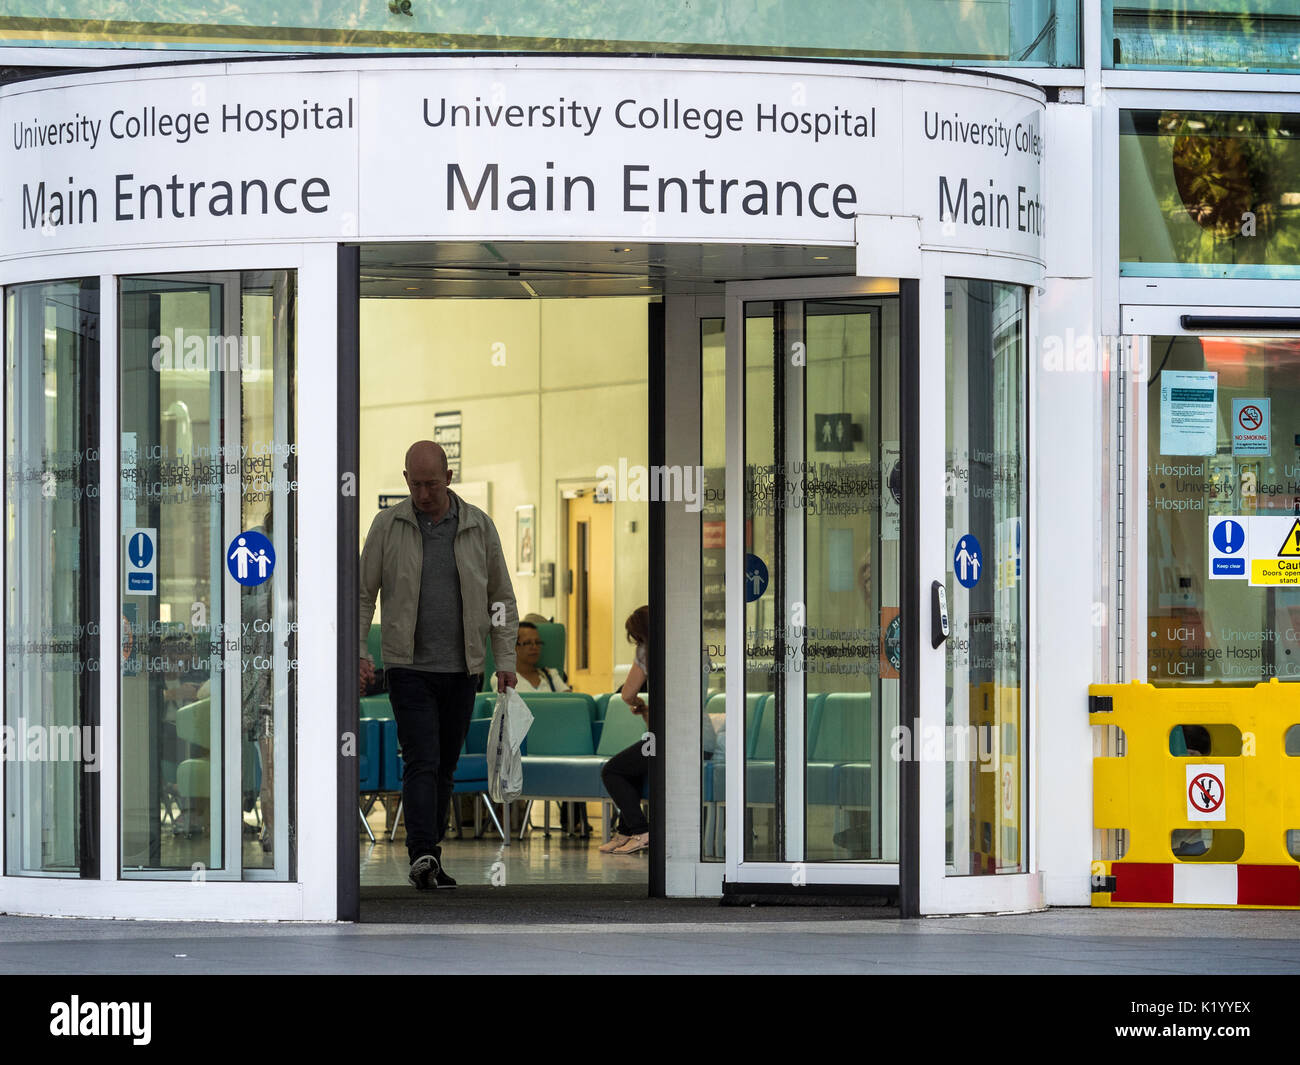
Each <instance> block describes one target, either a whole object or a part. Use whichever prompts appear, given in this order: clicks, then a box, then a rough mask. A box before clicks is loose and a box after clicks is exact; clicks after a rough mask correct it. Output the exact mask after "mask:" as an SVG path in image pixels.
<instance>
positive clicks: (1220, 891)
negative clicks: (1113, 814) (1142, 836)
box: [1110, 862, 1300, 906]
mask: <svg viewBox="0 0 1300 1065" xmlns="http://www.w3.org/2000/svg"><path fill="white" fill-rule="evenodd" d="M1111 876H1113V877H1114V878H1115V890H1114V891H1113V892H1111V896H1110V901H1111V902H1112V903H1126V902H1127V903H1136V904H1145V905H1149V906H1150V905H1165V906H1169V905H1174V906H1300V865H1218V864H1210V863H1205V864H1201V863H1197V864H1195V865H1193V864H1192V863H1190V862H1114V863H1113V864H1112V865H1111Z"/></svg>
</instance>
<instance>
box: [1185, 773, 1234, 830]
mask: <svg viewBox="0 0 1300 1065" xmlns="http://www.w3.org/2000/svg"><path fill="white" fill-rule="evenodd" d="M1225 779H1227V778H1226V776H1225V774H1224V772H1223V766H1222V765H1189V766H1188V767H1187V820H1189V821H1224V820H1226V819H1227V812H1228V804H1227V801H1226V800H1227V797H1228V796H1227V789H1226V788H1225V787H1224V783H1223V782H1224V780H1225Z"/></svg>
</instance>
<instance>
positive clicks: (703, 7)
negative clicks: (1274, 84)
mask: <svg viewBox="0 0 1300 1065" xmlns="http://www.w3.org/2000/svg"><path fill="white" fill-rule="evenodd" d="M1078 10H1079V4H1078V0H981V2H979V3H971V2H969V0H922V2H921V3H916V2H908V0H882V2H878V3H875V4H873V5H872V6H871V7H870V9H864V8H863V7H862V5H861V4H859V3H857V2H856V0H825V2H823V3H820V4H803V3H795V2H793V0H773V2H765V3H761V4H755V3H753V2H752V0H717V2H713V3H707V4H688V3H681V2H679V0H657V2H651V3H646V2H645V0H535V2H534V3H531V4H519V3H516V2H515V0H475V2H473V3H470V2H464V0H462V2H459V3H457V2H453V3H439V4H431V3H428V2H427V0H411V2H409V3H404V4H402V3H398V4H388V3H385V2H383V0H369V2H363V3H361V4H356V3H346V2H344V0H320V2H317V3H311V4H287V5H286V4H282V3H275V2H274V0H236V2H231V3H223V4H222V5H220V8H219V9H214V7H213V6H212V5H211V4H200V3H194V2H193V0H182V2H181V3H178V4H174V5H172V4H159V3H156V2H147V3H138V4H133V5H131V6H130V7H129V8H126V7H124V5H122V4H121V3H120V2H118V0H64V2H55V3H49V2H44V3H42V2H39V0H12V2H10V3H9V4H7V5H6V12H5V16H4V17H0V32H2V33H3V34H4V36H5V38H6V39H8V40H9V41H10V42H11V43H14V44H27V45H62V46H65V47H66V46H67V45H87V44H103V43H114V44H119V45H120V44H129V45H140V44H146V45H147V46H149V47H163V48H202V49H220V48H239V49H266V50H272V51H277V50H278V51H284V50H292V51H302V50H304V49H307V50H314V49H352V50H370V49H375V48H406V49H419V50H423V51H436V50H447V51H453V50H475V51H494V50H510V51H516V50H518V51H540V52H552V51H592V52H628V51H636V52H667V53H690V52H701V53H707V54H711V55H717V54H736V55H779V56H846V57H850V58H852V57H858V56H860V57H867V58H872V59H879V58H900V59H914V60H923V61H926V62H934V61H943V60H950V61H962V62H975V61H978V62H981V63H984V62H989V63H1018V64H1028V65H1033V66H1077V65H1079V16H1078Z"/></svg>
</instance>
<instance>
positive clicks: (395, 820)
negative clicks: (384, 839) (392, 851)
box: [388, 799, 405, 843]
mask: <svg viewBox="0 0 1300 1065" xmlns="http://www.w3.org/2000/svg"><path fill="white" fill-rule="evenodd" d="M404 802H405V800H402V799H399V800H398V802H397V816H396V817H394V818H393V830H392V831H391V832H389V833H388V840H389V842H390V843H391V842H392V841H393V840H395V839H396V838H397V830H398V829H399V828H401V827H402V806H403V803H404Z"/></svg>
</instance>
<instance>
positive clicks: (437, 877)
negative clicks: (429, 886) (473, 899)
mask: <svg viewBox="0 0 1300 1065" xmlns="http://www.w3.org/2000/svg"><path fill="white" fill-rule="evenodd" d="M433 853H434V861H435V862H436V863H437V866H436V868H437V872H436V873H434V875H433V879H434V883H435V885H436V886H437V887H439V888H454V887H455V886H456V881H455V880H454V879H452V876H451V874H450V873H448V872H447V870H446V869H444V868H443V867H442V848H441V847H434V848H433Z"/></svg>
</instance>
